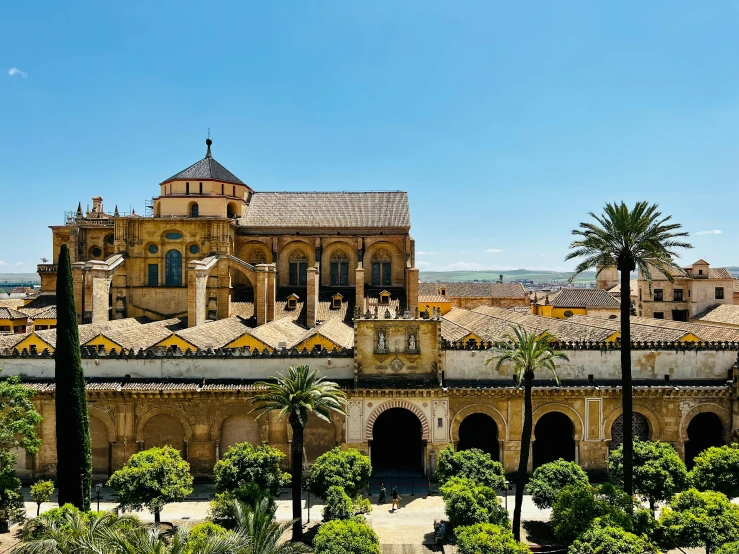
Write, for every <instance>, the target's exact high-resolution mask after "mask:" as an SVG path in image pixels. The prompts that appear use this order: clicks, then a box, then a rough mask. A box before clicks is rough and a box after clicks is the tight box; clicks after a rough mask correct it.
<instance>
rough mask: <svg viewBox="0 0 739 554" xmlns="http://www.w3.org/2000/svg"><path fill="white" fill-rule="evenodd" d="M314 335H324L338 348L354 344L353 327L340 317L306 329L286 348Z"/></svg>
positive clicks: (350, 346) (349, 346)
mask: <svg viewBox="0 0 739 554" xmlns="http://www.w3.org/2000/svg"><path fill="white" fill-rule="evenodd" d="M315 335H321V336H323V337H325V338H326V339H328V340H330V341H331V342H333V343H334V344H335V345H337V346H338V347H340V348H352V347H353V346H354V327H350V326H349V325H347V324H346V323H344V322H343V321H341V320H340V319H329V320H328V321H325V322H324V323H321V324H320V325H318V326H316V327H314V328H313V329H309V330H308V331H306V332H305V333H304V334H303V335H302V336H301V337H300V338H299V339H297V340H295V342H294V343H293V344H289V345H288V348H289V347H291V346H295V345H298V344H300V343H301V342H303V341H305V340H308V339H309V338H311V337H313V336H315Z"/></svg>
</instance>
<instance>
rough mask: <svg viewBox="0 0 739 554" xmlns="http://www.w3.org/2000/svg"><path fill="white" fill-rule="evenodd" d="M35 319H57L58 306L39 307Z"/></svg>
mask: <svg viewBox="0 0 739 554" xmlns="http://www.w3.org/2000/svg"><path fill="white" fill-rule="evenodd" d="M33 319H56V306H49V307H48V308H39V309H38V310H36V313H35V314H34V315H33Z"/></svg>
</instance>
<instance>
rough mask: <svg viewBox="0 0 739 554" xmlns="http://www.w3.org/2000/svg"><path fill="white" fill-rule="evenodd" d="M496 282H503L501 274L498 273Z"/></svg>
mask: <svg viewBox="0 0 739 554" xmlns="http://www.w3.org/2000/svg"><path fill="white" fill-rule="evenodd" d="M498 282H499V283H501V284H502V283H503V275H498Z"/></svg>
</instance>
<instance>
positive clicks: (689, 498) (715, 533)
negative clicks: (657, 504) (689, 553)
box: [659, 489, 739, 554]
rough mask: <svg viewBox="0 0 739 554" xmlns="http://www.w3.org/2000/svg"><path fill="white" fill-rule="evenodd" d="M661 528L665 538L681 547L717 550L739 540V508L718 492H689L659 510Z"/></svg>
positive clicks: (677, 496)
mask: <svg viewBox="0 0 739 554" xmlns="http://www.w3.org/2000/svg"><path fill="white" fill-rule="evenodd" d="M659 521H660V524H661V525H662V528H663V529H664V531H665V534H666V535H667V537H668V538H670V539H671V540H672V541H674V542H675V543H676V544H677V545H678V546H682V547H703V548H705V549H706V554H711V553H712V552H713V551H714V550H715V549H716V548H717V547H719V546H721V545H722V544H725V543H727V542H731V541H737V540H739V505H736V504H733V503H731V502H730V501H729V499H728V498H727V497H726V496H725V495H723V494H721V493H720V492H713V491H705V492H700V491H698V490H696V489H688V490H687V491H685V492H682V493H680V494H678V495H676V496H675V498H673V500H672V502H670V504H669V506H667V507H666V508H665V509H664V510H662V515H661V516H660V520H659Z"/></svg>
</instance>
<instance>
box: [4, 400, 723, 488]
mask: <svg viewBox="0 0 739 554" xmlns="http://www.w3.org/2000/svg"><path fill="white" fill-rule="evenodd" d="M383 392H384V393H385V394H387V396H379V395H378V394H379V391H377V390H370V389H366V390H365V389H354V390H353V391H351V393H350V405H349V408H348V415H347V416H346V417H344V416H339V417H335V418H334V420H333V421H332V422H330V423H329V422H325V421H323V420H320V419H318V418H314V417H311V418H310V420H309V422H308V425H307V427H306V430H305V451H304V460H303V464H304V467H305V468H306V469H307V468H308V467H309V466H310V465H311V464H312V463H313V462H314V461H315V459H316V458H317V457H318V456H320V455H321V454H323V453H324V452H327V451H328V450H330V449H332V448H334V447H336V446H340V447H342V448H347V447H353V448H358V449H359V450H361V451H363V452H365V453H366V454H368V455H370V456H371V459H372V462H373V465H374V466H375V467H378V468H380V467H388V468H408V469H412V470H418V469H420V470H422V471H424V472H426V473H433V472H434V471H435V463H436V460H438V453H439V451H440V450H442V449H443V448H445V447H446V446H447V445H450V444H451V445H452V446H454V447H455V448H457V449H460V450H464V449H468V448H480V449H482V450H483V451H485V452H487V453H489V454H490V456H491V457H492V458H493V459H496V460H498V461H500V462H501V463H502V464H503V465H504V467H505V469H506V471H514V470H515V469H516V468H517V465H518V459H519V454H520V436H521V428H522V425H523V421H522V417H521V416H522V407H523V403H522V394H521V391H519V390H516V389H505V390H497V391H493V393H490V394H480V393H479V392H476V391H473V390H467V391H464V390H459V389H457V390H449V391H446V394H444V391H442V390H441V389H434V390H431V389H429V390H424V389H418V390H405V391H403V394H402V396H401V395H397V396H395V395H390V394H389V393H391V392H392V391H383ZM252 394H253V392H251V391H248V390H247V391H244V390H242V391H241V392H238V393H234V392H229V391H223V392H219V391H211V392H207V393H206V392H196V391H194V390H193V389H182V390H177V389H161V390H155V391H154V390H152V391H140V392H136V391H133V392H127V393H125V394H123V393H120V392H119V393H115V395H111V394H110V393H103V392H100V393H98V392H96V391H90V392H89V393H88V397H89V399H90V406H91V408H90V409H91V418H90V431H91V439H92V457H93V467H94V473H95V475H96V476H101V477H104V476H106V475H109V474H110V473H111V472H112V471H115V470H116V469H118V468H119V467H121V466H122V465H123V464H124V463H125V461H126V460H127V459H128V457H130V455H131V454H133V453H134V452H136V451H138V450H141V449H145V448H149V447H152V446H163V445H170V446H172V447H174V448H176V449H177V450H178V451H179V452H181V453H182V455H183V457H185V458H186V459H187V461H188V462H189V463H190V466H191V468H192V471H193V473H194V474H196V475H200V476H208V475H211V474H212V469H213V465H214V464H215V462H216V461H217V460H218V459H219V458H221V457H222V456H223V455H224V453H225V452H226V450H227V449H228V447H229V446H231V445H233V444H235V443H238V442H243V441H246V442H250V443H252V444H260V443H263V442H264V443H268V444H270V445H272V446H274V447H276V448H279V449H281V450H282V451H283V452H285V454H286V460H285V462H286V464H287V463H289V455H290V454H289V453H290V440H291V430H290V428H289V425H288V424H287V422H286V421H284V420H282V421H280V420H279V419H278V417H277V415H276V414H269V415H265V416H264V417H262V418H259V419H258V420H255V419H254V417H253V415H251V414H250V413H249V412H250V410H251V406H250V404H249V398H250V396H251V395H252ZM673 394H674V397H670V396H662V397H647V396H646V395H645V394H643V393H642V392H640V391H637V393H635V405H634V410H635V414H634V419H633V421H632V425H633V428H634V432H635V436H637V437H640V438H642V439H651V440H662V441H666V442H669V443H670V444H672V445H674V446H675V448H676V449H677V450H678V452H679V453H680V454H681V455H682V456H684V458H685V459H686V462H687V464H688V466H690V465H692V460H693V458H694V457H695V456H696V455H697V454H698V453H699V452H700V451H702V450H703V449H705V448H707V447H708V446H712V445H718V444H723V443H724V442H725V441H727V440H730V432H731V429H732V427H731V419H730V416H729V413H730V402H731V399H730V398H729V397H728V394H727V395H723V393H722V394H715V392H712V393H711V394H713V397H706V398H696V397H690V398H686V397H685V396H682V395H681V394H679V392H678V391H674V393H673ZM34 402H35V403H36V404H37V405H38V407H39V409H40V410H41V413H42V416H43V418H44V420H43V423H42V425H41V428H40V435H41V438H42V439H43V441H44V442H43V445H42V447H41V450H40V452H39V454H38V455H36V456H30V455H29V456H20V457H19V461H18V469H19V471H20V474H21V475H23V476H25V477H32V478H38V477H39V476H42V475H48V474H51V473H53V468H54V464H55V457H56V445H55V441H54V428H55V427H54V425H55V424H54V404H53V395H52V394H50V393H46V392H39V393H38V394H37V396H36V398H35V400H34ZM622 436H623V418H622V417H621V407H620V397H619V395H618V394H615V393H612V392H610V391H605V394H602V395H601V396H599V397H589V396H586V394H585V393H580V392H573V391H567V396H562V395H559V396H556V395H551V394H549V393H547V392H545V391H537V390H535V392H534V414H533V432H532V445H531V457H530V459H531V468H532V469H533V468H535V467H537V466H539V465H541V464H543V463H546V462H548V461H551V460H553V459H556V458H559V457H561V458H564V459H566V460H574V461H576V462H578V463H579V464H580V465H582V466H583V467H585V468H592V469H596V468H600V469H603V468H605V465H606V460H607V457H608V452H609V450H610V449H612V448H615V447H616V446H617V445H618V444H620V441H621V440H622Z"/></svg>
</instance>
